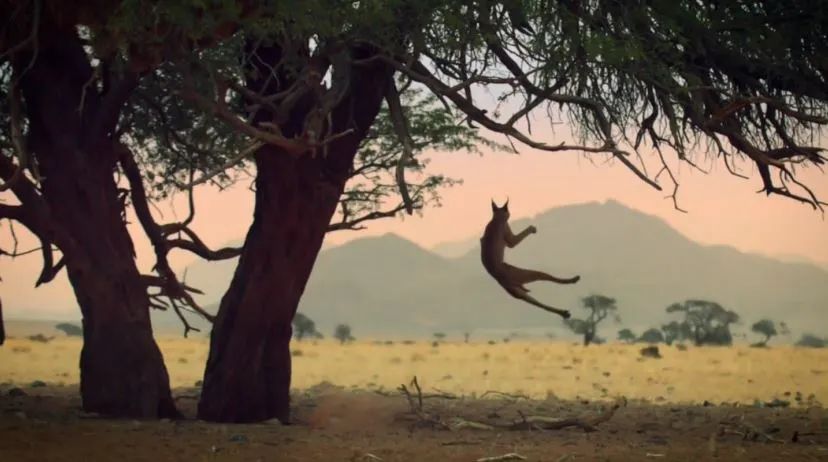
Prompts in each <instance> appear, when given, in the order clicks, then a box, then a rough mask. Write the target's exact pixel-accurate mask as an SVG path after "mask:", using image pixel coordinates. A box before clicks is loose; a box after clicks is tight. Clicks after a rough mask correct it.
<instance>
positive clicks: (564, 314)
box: [561, 310, 572, 319]
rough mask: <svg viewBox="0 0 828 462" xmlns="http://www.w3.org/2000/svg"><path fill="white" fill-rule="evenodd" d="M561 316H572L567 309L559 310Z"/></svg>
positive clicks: (566, 317) (567, 317)
mask: <svg viewBox="0 0 828 462" xmlns="http://www.w3.org/2000/svg"><path fill="white" fill-rule="evenodd" d="M561 317H562V318H564V319H569V318H570V317H572V315H571V314H570V313H569V311H566V310H564V311H561Z"/></svg>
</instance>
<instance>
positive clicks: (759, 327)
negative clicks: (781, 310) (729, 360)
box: [750, 319, 789, 348]
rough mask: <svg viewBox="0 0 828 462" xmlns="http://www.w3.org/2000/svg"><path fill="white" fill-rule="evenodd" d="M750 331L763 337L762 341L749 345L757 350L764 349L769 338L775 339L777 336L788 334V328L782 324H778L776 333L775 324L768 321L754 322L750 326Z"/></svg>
mask: <svg viewBox="0 0 828 462" xmlns="http://www.w3.org/2000/svg"><path fill="white" fill-rule="evenodd" d="M750 330H751V331H752V332H754V333H756V334H759V335H762V336H763V337H764V338H763V339H762V340H760V341H758V342H756V343H754V344H753V345H751V346H754V347H759V348H764V347H766V346H767V345H768V342H769V341H770V339H771V338H773V337H776V336H777V335H779V334H783V335H784V334H787V333H789V331H788V326H787V325H786V324H785V323H784V322H781V323H779V330H778V331H777V329H776V323H774V322H773V321H772V320H770V319H762V320H759V321H756V322H755V323H753V325H752V326H750Z"/></svg>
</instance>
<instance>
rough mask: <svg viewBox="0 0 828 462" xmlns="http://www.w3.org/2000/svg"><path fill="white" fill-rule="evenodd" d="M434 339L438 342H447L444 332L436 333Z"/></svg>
mask: <svg viewBox="0 0 828 462" xmlns="http://www.w3.org/2000/svg"><path fill="white" fill-rule="evenodd" d="M434 338H435V339H437V341H438V342H441V341H443V340H445V338H446V334H445V333H443V332H435V333H434Z"/></svg>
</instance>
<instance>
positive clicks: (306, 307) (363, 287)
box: [187, 201, 828, 338]
mask: <svg viewBox="0 0 828 462" xmlns="http://www.w3.org/2000/svg"><path fill="white" fill-rule="evenodd" d="M529 223H531V224H534V225H535V226H536V227H537V228H538V233H537V234H536V235H534V236H531V237H529V238H527V240H525V241H524V242H523V243H521V245H520V246H518V247H516V248H514V249H511V250H508V251H507V252H508V253H507V257H506V258H507V260H508V261H509V262H510V263H513V264H515V265H517V266H523V267H528V268H536V269H541V270H544V271H548V272H550V273H552V274H555V275H558V276H567V277H568V276H571V275H574V274H580V275H581V281H580V282H579V283H578V284H576V285H570V286H562V285H556V284H551V283H543V282H539V283H535V284H532V285H531V286H530V288H531V289H532V293H533V295H534V296H535V297H536V298H538V299H539V300H541V301H544V302H547V303H548V304H551V305H554V306H558V307H562V308H567V309H569V310H570V311H572V312H573V315H574V316H576V317H577V316H579V315H580V314H581V313H582V309H581V308H580V307H579V299H580V298H581V297H583V296H586V295H589V294H591V293H602V294H605V295H608V296H611V297H614V298H616V299H617V300H618V306H619V314H620V315H621V317H622V321H623V323H622V324H623V325H624V326H625V327H630V328H633V329H634V330H638V331H640V330H643V329H644V328H646V327H650V326H656V325H659V324H661V323H663V322H664V321H666V320H668V319H670V318H669V316H668V315H667V314H666V313H665V311H664V308H665V307H666V306H667V305H669V304H670V303H673V302H676V301H683V300H685V299H688V298H704V299H709V300H714V301H717V302H719V303H721V304H722V305H724V306H725V307H727V308H729V309H733V310H735V311H736V312H738V313H740V314H741V315H742V318H743V319H744V321H743V323H742V325H741V326H740V327H739V328H738V330H740V331H745V332H747V331H749V326H750V324H752V323H753V322H754V321H756V320H758V319H760V318H762V317H770V318H772V319H776V320H780V321H786V322H787V323H788V325H789V326H790V327H791V328H792V329H794V330H795V331H797V332H799V331H812V332H817V333H825V332H828V314H826V309H828V272H826V271H825V270H823V269H821V268H819V267H817V266H815V265H812V264H803V263H785V262H780V261H778V260H774V259H771V258H768V257H764V256H759V255H753V254H745V253H742V252H739V251H737V250H735V249H733V248H730V247H724V246H703V245H700V244H698V243H695V242H693V241H691V240H689V239H687V238H686V237H684V236H683V235H681V234H679V233H678V232H677V231H675V230H674V229H672V228H671V227H670V226H669V225H667V223H666V222H664V221H663V220H661V219H660V218H657V217H654V216H650V215H646V214H643V213H641V212H638V211H636V210H633V209H630V208H628V207H626V206H623V205H621V204H619V203H617V202H614V201H608V202H606V203H603V204H601V203H587V204H579V205H572V206H566V207H560V208H555V209H552V210H549V211H547V212H545V213H543V214H540V215H538V216H536V217H533V218H531V219H520V220H515V221H513V222H512V228H513V229H514V230H515V231H519V230H521V229H523V227H525V226H527V225H528V224H529ZM478 239H479V237H473V238H471V239H469V240H468V241H464V242H457V243H452V245H453V246H454V247H455V249H462V248H463V246H465V247H466V249H471V250H466V251H465V252H464V253H463V254H462V255H460V256H458V257H455V258H447V257H445V256H441V255H438V254H437V253H436V252H434V251H429V250H426V249H423V248H422V247H419V246H417V245H416V244H414V243H412V242H410V241H407V240H405V239H403V238H401V237H398V236H396V235H393V234H386V235H383V236H380V237H366V238H362V239H357V240H354V241H351V242H349V243H347V244H344V245H341V246H339V247H334V248H330V249H328V250H325V251H323V252H321V253H320V255H319V258H318V260H317V264H316V266H315V267H314V270H313V273H312V275H311V278H310V281H309V283H308V286H307V288H306V291H305V295H304V297H303V299H302V302H301V304H300V307H299V309H300V311H302V312H303V313H305V314H306V315H308V316H309V317H311V318H312V319H314V320H315V321H316V323H317V325H318V326H319V327H320V329H321V331H322V332H323V333H328V332H331V331H332V330H333V327H334V326H335V325H336V324H337V323H340V322H344V323H348V324H350V325H351V326H352V327H353V329H354V333H355V335H357V336H360V335H362V336H371V337H379V336H384V337H400V336H423V335H430V334H431V333H433V332H436V331H443V332H446V333H450V334H453V335H455V336H457V335H459V334H460V333H462V332H465V331H468V332H472V333H473V335H478V336H480V335H491V336H500V335H506V334H508V333H509V332H523V333H531V334H537V335H542V334H544V333H547V332H554V333H558V334H561V333H563V332H564V329H563V324H562V322H561V320H560V319H559V318H556V317H555V316H553V315H550V314H548V313H546V312H544V311H541V310H539V309H537V308H534V307H532V306H530V305H528V304H525V303H523V302H520V301H517V300H515V299H512V298H511V297H509V296H508V295H507V294H506V293H505V292H504V291H503V290H502V289H501V288H500V287H499V286H498V285H497V284H496V283H495V282H494V281H493V280H492V279H491V278H490V277H489V276H488V275H487V274H486V273H485V272H484V271H483V268H482V266H481V264H480V259H479V243H478V242H479V241H478ZM234 267H235V261H230V262H223V263H197V264H195V265H193V266H191V267H190V268H189V270H188V278H187V280H188V282H189V283H191V284H193V285H194V286H196V287H199V288H202V289H206V292H207V294H206V296H205V297H204V298H203V300H204V301H205V302H211V303H217V301H218V299H219V297H220V296H221V294H222V293H223V291H224V290H225V289H226V287H227V286H228V285H229V281H230V278H231V277H232V271H233V269H234ZM619 328H620V326H616V325H613V324H612V323H607V324H605V325H603V326H602V329H601V330H602V334H603V336H605V337H609V338H614V335H615V332H616V331H617V330H618V329H619Z"/></svg>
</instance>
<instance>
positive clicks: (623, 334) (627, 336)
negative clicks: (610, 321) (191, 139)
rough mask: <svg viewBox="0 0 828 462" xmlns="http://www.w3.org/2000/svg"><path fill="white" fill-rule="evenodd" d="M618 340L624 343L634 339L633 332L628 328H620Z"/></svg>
mask: <svg viewBox="0 0 828 462" xmlns="http://www.w3.org/2000/svg"><path fill="white" fill-rule="evenodd" d="M618 340H620V341H622V342H626V343H632V342H634V341H635V334H634V333H633V331H631V330H630V329H626V328H625V329H621V330H619V331H618Z"/></svg>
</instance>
